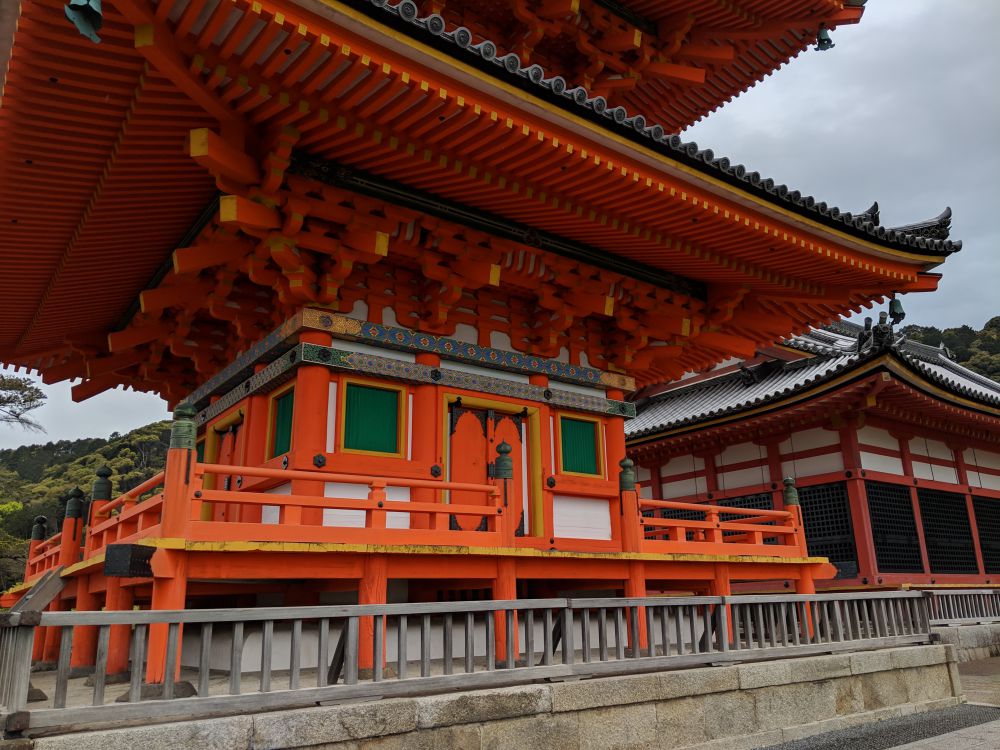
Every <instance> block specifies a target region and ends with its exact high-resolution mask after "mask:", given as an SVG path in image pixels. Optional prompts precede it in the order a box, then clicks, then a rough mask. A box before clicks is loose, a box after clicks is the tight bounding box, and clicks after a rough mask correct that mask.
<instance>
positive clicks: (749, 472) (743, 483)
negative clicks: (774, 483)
mask: <svg viewBox="0 0 1000 750" xmlns="http://www.w3.org/2000/svg"><path fill="white" fill-rule="evenodd" d="M717 481H718V483H719V489H720V490H732V489H736V488H738V487H749V486H750V485H756V484H763V483H765V482H769V481H770V478H769V477H768V471H767V466H754V467H752V468H749V469H739V470H738V471H725V472H722V473H720V474H719V476H718V480H717Z"/></svg>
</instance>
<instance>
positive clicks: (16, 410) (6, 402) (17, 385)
mask: <svg viewBox="0 0 1000 750" xmlns="http://www.w3.org/2000/svg"><path fill="white" fill-rule="evenodd" d="M43 403H45V394H44V393H42V391H41V389H40V388H39V387H38V386H36V385H35V384H34V383H32V382H31V380H29V379H28V378H16V377H13V376H11V375H0V424H9V425H18V426H20V427H23V428H25V429H28V430H37V431H39V432H40V431H41V430H42V426H41V425H40V424H38V422H36V421H34V420H33V419H32V418H31V417H29V416H28V412H30V411H33V410H35V409H37V408H38V407H39V406H41V405H42V404H43Z"/></svg>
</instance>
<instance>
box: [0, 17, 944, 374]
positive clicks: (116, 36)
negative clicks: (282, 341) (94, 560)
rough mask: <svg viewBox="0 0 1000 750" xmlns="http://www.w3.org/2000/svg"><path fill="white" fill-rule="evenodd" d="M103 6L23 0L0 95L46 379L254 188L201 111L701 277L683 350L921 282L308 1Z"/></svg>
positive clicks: (257, 143) (2, 194) (267, 153)
mask: <svg viewBox="0 0 1000 750" xmlns="http://www.w3.org/2000/svg"><path fill="white" fill-rule="evenodd" d="M117 6H118V9H120V10H123V11H125V12H126V13H127V15H128V18H129V20H126V19H125V18H123V17H122V15H120V14H119V12H118V9H116V7H113V6H109V5H106V6H105V23H104V26H103V28H102V31H101V34H102V37H103V39H104V41H103V43H102V44H101V45H99V46H95V45H92V44H91V43H90V42H89V41H87V40H85V39H83V38H82V37H80V36H78V35H76V33H75V30H74V29H73V28H72V26H71V25H70V24H68V22H66V20H65V18H64V16H63V13H62V7H61V4H60V3H58V2H52V1H51V0H41V1H40V2H35V3H32V4H31V6H30V7H29V9H28V10H29V12H28V14H27V17H25V18H23V19H22V21H21V24H20V27H19V30H18V36H17V39H16V46H15V50H14V54H13V57H12V61H11V65H10V70H9V74H8V85H7V90H6V91H5V95H4V105H5V106H4V107H3V108H2V109H0V129H2V130H3V132H4V134H5V136H6V137H5V139H4V143H3V146H2V147H0V157H2V163H0V170H2V172H0V174H2V177H3V179H2V180H0V184H2V187H0V199H2V200H0V206H2V207H3V208H2V211H3V215H2V218H0V247H3V249H4V252H3V254H2V258H0V298H2V299H3V300H4V315H3V316H2V321H0V359H2V360H3V361H4V362H8V363H14V364H20V365H25V366H29V367H33V368H37V369H41V370H43V371H45V372H46V377H47V379H50V380H59V379H62V378H65V377H81V376H82V377H86V376H87V373H86V372H83V373H81V372H79V370H78V369H74V368H73V367H71V366H68V365H69V362H70V361H71V360H72V359H74V358H79V357H80V356H94V355H96V356H101V355H103V354H106V353H107V351H108V350H107V333H108V332H110V331H112V330H114V329H115V328H117V327H118V325H119V322H120V321H121V318H122V316H123V314H124V313H126V312H127V311H128V310H129V308H130V306H132V305H134V303H135V300H136V298H137V296H138V293H139V292H140V291H141V290H142V289H143V288H144V287H146V286H147V284H148V283H149V281H150V279H151V278H153V277H154V276H155V275H156V274H157V271H158V269H160V268H161V266H162V265H163V263H164V261H165V260H167V259H168V258H169V255H170V253H171V251H172V250H173V249H174V248H175V247H176V246H177V245H178V243H179V242H180V241H181V238H182V237H184V235H185V233H186V232H188V231H189V230H190V229H191V226H192V224H193V223H194V222H195V221H196V219H197V217H198V216H199V214H200V213H201V212H202V211H203V209H204V207H205V206H206V205H207V204H208V203H209V201H210V200H211V198H212V196H213V195H214V194H215V193H216V192H217V191H218V190H219V189H221V190H222V191H223V192H224V193H231V194H234V195H242V196H245V197H247V198H248V199H250V200H258V201H263V202H266V201H267V200H268V196H269V191H270V194H273V193H274V189H275V188H274V186H271V187H270V188H268V187H267V186H266V185H264V184H262V183H260V182H258V183H253V182H252V181H251V182H250V183H248V182H247V181H246V180H243V181H241V180H240V176H241V175H240V173H239V170H237V173H236V174H235V175H234V174H233V173H232V172H231V171H230V172H227V171H226V170H225V169H223V170H221V171H216V172H215V173H212V172H211V171H210V170H207V169H205V168H203V166H204V165H199V164H198V163H197V162H195V161H194V160H193V159H192V158H191V156H190V155H189V153H187V152H188V150H189V149H188V145H187V141H188V138H189V133H190V131H191V130H192V129H195V128H199V127H203V126H209V127H220V126H219V125H218V124H217V121H218V120H220V119H221V120H223V121H224V122H223V125H222V126H221V129H222V131H223V132H224V133H225V134H226V137H227V140H228V141H229V142H230V143H234V144H236V146H237V147H239V148H242V149H243V150H244V151H245V153H246V154H247V158H249V159H250V160H252V161H255V162H256V164H257V165H258V167H260V169H261V170H263V171H264V173H266V170H268V169H270V168H271V167H272V166H274V165H273V164H272V163H271V162H269V161H268V159H269V158H271V157H273V154H274V150H275V144H276V142H277V141H278V140H280V137H281V134H288V133H294V136H293V140H294V146H295V148H296V149H299V150H302V151H305V152H308V153H311V154H314V155H317V156H322V157H324V158H327V159H333V160H336V161H338V162H340V163H342V164H346V165H349V166H351V167H353V168H357V169H363V170H365V171H368V172H370V173H372V174H375V175H378V176H380V177H381V178H385V179H389V180H394V181H397V182H399V183H402V184H405V185H408V186H410V187H413V188H416V189H419V190H422V191H424V192H426V193H429V194H432V195H436V196H440V197H441V198H443V199H447V200H449V201H453V202H455V203H460V204H462V205H465V206H467V207H470V208H473V209H476V208H479V209H483V210H488V211H491V212H493V213H496V214H499V215H503V216H506V217H508V218H510V219H513V220H516V221H519V222H521V223H523V224H525V225H527V226H531V227H535V228H537V229H540V230H545V231H547V232H551V233H553V234H556V235H559V236H563V237H566V238H569V239H572V240H575V241H578V242H586V243H588V244H591V245H595V246H597V247H599V248H601V249H603V250H604V251H607V252H609V253H614V254H616V255H618V256H620V257H621V258H623V259H627V260H630V261H634V262H636V263H641V264H645V265H648V266H650V267H653V268H659V269H662V270H664V271H668V272H670V273H673V274H678V275H681V276H685V277H688V278H691V279H694V280H696V281H698V282H704V283H706V284H708V285H709V294H708V300H707V303H708V304H707V306H706V307H705V309H704V311H703V316H704V317H703V320H701V321H698V325H697V327H696V329H695V331H694V332H695V333H696V334H698V336H700V337H701V338H700V339H698V338H697V337H695V338H693V339H692V340H691V341H690V342H688V343H689V344H690V345H692V346H695V347H699V348H700V351H701V354H700V355H699V356H698V357H695V359H694V360H693V361H696V362H697V363H700V364H701V365H702V366H703V365H706V364H709V363H711V362H712V361H715V360H718V359H721V358H723V357H725V356H727V355H728V354H730V353H731V352H732V351H733V346H734V345H735V346H737V348H738V349H741V350H744V351H745V350H746V348H747V347H748V346H749V347H750V348H752V347H753V346H754V345H756V344H762V343H766V342H769V341H773V340H775V339H776V338H778V337H780V336H783V335H787V334H788V333H789V332H790V331H794V330H803V329H804V328H805V327H807V326H808V325H810V324H815V323H820V322H824V321H827V320H831V319H833V318H835V317H837V316H839V315H840V314H842V313H845V312H847V311H849V310H855V309H859V308H860V306H861V305H864V304H866V303H868V302H869V301H870V300H872V299H873V298H878V297H880V296H883V295H885V294H887V293H889V292H891V291H898V290H904V289H921V288H933V286H934V284H935V283H936V282H935V279H934V278H933V277H929V276H926V275H924V274H923V273H922V272H921V270H920V269H921V268H922V267H923V266H924V265H926V263H924V262H919V261H918V262H915V261H914V259H913V257H911V256H907V255H906V254H905V253H899V252H885V253H883V254H882V255H881V256H880V257H876V255H874V254H873V255H871V256H865V255H864V254H863V253H859V252H858V251H857V249H856V248H855V247H847V246H841V245H839V244H838V243H837V239H836V238H835V237H831V236H830V234H829V233H825V232H824V231H823V230H822V229H821V228H819V227H816V228H815V229H814V228H812V227H810V226H808V225H807V226H806V228H805V229H803V226H802V224H801V223H799V224H782V223H781V222H776V221H775V220H774V218H773V216H772V215H769V214H766V213H764V212H763V211H762V210H758V209H756V208H754V204H753V201H750V200H744V198H745V196H741V195H740V194H739V193H738V192H732V191H730V192H731V193H732V195H731V197H722V198H720V197H719V191H723V192H724V191H725V187H724V186H719V185H715V186H712V189H711V190H709V189H708V187H707V186H706V183H705V182H704V181H703V180H700V179H699V178H698V177H697V175H693V174H689V175H686V176H685V175H684V173H683V170H681V171H680V172H678V171H677V170H675V169H673V168H670V169H667V168H666V166H665V168H664V171H662V172H660V173H657V172H656V171H655V170H651V169H650V168H649V167H648V165H643V164H640V163H638V162H631V161H629V160H627V159H622V158H619V157H618V156H617V155H616V154H615V153H614V151H613V150H609V149H608V147H607V144H606V143H602V142H601V141H600V140H599V139H597V140H595V136H594V134H593V132H592V131H587V130H583V131H581V130H579V129H578V128H576V126H575V125H573V123H570V122H568V121H567V125H566V126H565V127H563V128H559V129H552V128H547V129H544V130H543V129H542V128H541V127H540V126H539V125H538V124H537V123H534V122H533V121H532V120H531V119H530V118H528V117H526V116H524V115H523V114H522V113H518V112H514V111H511V110H509V108H506V107H505V106H504V105H503V104H502V103H501V102H498V101H495V100H491V99H489V98H484V97H482V96H478V95H477V92H476V91H475V90H461V89H457V88H456V87H455V86H454V85H452V82H451V81H447V80H444V79H442V78H441V77H440V76H439V75H438V74H435V73H434V72H433V71H430V70H425V69H422V68H420V67H419V66H414V65H410V64H408V63H407V61H406V60H405V59H401V58H400V57H399V56H398V55H394V54H393V53H389V52H384V54H383V52H382V51H380V50H378V49H373V48H371V47H370V44H369V45H368V46H367V47H366V44H365V42H364V40H362V39H356V38H354V37H352V36H351V35H350V34H343V35H341V36H340V37H333V36H329V34H330V33H332V32H337V29H335V28H332V27H331V26H330V25H329V23H325V22H321V21H319V20H318V19H314V18H312V17H311V16H307V15H302V16H301V17H300V18H297V17H293V16H284V17H281V16H279V15H275V14H276V13H277V11H276V10H274V9H268V8H267V7H263V8H262V7H261V6H260V5H254V6H253V7H249V6H246V5H244V4H243V3H241V2H237V3H233V4H232V6H231V7H229V6H227V8H228V9H227V11H226V12H225V13H223V12H222V10H219V11H217V12H214V13H205V14H200V15H198V14H195V13H193V12H192V11H191V9H192V8H194V7H195V6H191V5H185V4H178V3H172V2H163V3H160V4H158V5H155V6H147V5H145V4H144V3H142V2H140V1H139V0H120V2H119V3H118V4H117ZM218 7H219V8H222V6H218ZM276 7H285V6H276ZM184 8H187V11H185V10H184ZM293 10H294V9H293ZM154 12H155V15H154ZM234 14H235V15H234ZM141 22H146V25H144V26H143V30H142V33H141V34H140V35H139V36H138V37H137V36H136V33H135V32H134V30H133V24H135V23H140V25H142V23H141ZM307 22H308V23H307ZM251 28H253V29H255V30H256V35H255V36H253V38H252V41H250V42H247V39H248V38H249V37H248V36H247V34H249V33H250V31H249V30H250V29H251ZM137 39H138V42H139V43H138V45H137ZM352 43H353V46H352ZM137 46H138V49H137V48H136V47H137ZM369 52H371V53H372V54H369ZM163 71H166V72H163ZM206 110H211V111H212V113H213V116H210V115H208V114H206ZM241 142H242V143H243V144H244V145H241ZM664 164H665V165H666V161H665V160H664ZM276 168H279V171H280V169H281V168H282V167H280V166H279V167H276ZM678 175H680V176H678ZM682 177H683V179H682ZM748 206H749V207H748ZM855 244H856V243H855ZM266 260H267V262H269V263H273V259H266ZM929 260H934V259H929ZM273 267H274V266H273V265H272V268H273ZM816 278H824V279H836V282H835V283H833V284H831V283H820V282H815V281H812V279H816ZM741 342H742V343H741ZM60 368H61V369H60ZM113 373H114V370H113V369H112V370H109V371H108V373H107V374H108V375H109V377H107V378H106V382H107V383H110V384H111V385H113V384H114V380H115V379H114V377H110V376H111V375H112V374H113ZM667 373H669V371H667ZM660 374H661V375H663V374H664V373H662V372H661V373H660ZM119 382H124V383H128V384H130V385H135V386H139V387H141V385H142V384H141V383H138V382H134V381H130V380H129V379H125V378H122V379H120V380H119Z"/></svg>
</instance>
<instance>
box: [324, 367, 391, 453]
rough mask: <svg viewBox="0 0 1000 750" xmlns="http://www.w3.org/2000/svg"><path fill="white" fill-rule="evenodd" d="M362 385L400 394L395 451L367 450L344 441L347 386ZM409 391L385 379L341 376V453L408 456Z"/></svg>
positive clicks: (339, 426) (338, 430)
mask: <svg viewBox="0 0 1000 750" xmlns="http://www.w3.org/2000/svg"><path fill="white" fill-rule="evenodd" d="M349 385H360V386H364V387H366V388H377V389H378V390H380V391H394V392H395V393H397V394H398V395H399V398H398V399H397V404H396V447H397V448H398V450H397V451H395V452H389V451H366V450H361V449H360V448H348V447H347V443H346V442H345V441H344V432H345V430H346V426H347V386H349ZM408 395H409V391H408V390H407V389H406V386H404V385H395V384H393V383H387V382H385V381H384V380H370V379H368V378H358V377H348V376H345V377H343V378H341V381H340V387H339V388H338V389H337V407H338V409H337V410H338V414H337V422H338V423H337V446H338V448H339V450H340V452H341V453H357V454H361V455H364V456H386V457H388V458H403V457H405V456H406V445H407V440H406V434H407V419H406V418H407V412H408Z"/></svg>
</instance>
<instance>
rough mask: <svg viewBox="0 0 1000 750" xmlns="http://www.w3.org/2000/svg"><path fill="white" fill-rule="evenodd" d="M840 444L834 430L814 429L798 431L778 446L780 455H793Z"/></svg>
mask: <svg viewBox="0 0 1000 750" xmlns="http://www.w3.org/2000/svg"><path fill="white" fill-rule="evenodd" d="M839 442H840V435H839V434H838V433H837V432H836V431H835V430H824V429H823V428H822V427H814V428H812V429H811V430H800V431H799V432H794V433H792V436H791V437H790V438H789V439H788V440H786V441H785V442H783V443H782V444H781V445H779V446H778V449H779V450H780V451H781V452H782V453H795V452H797V451H807V450H811V449H812V448H820V447H822V446H824V445H834V444H836V443H839Z"/></svg>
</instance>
